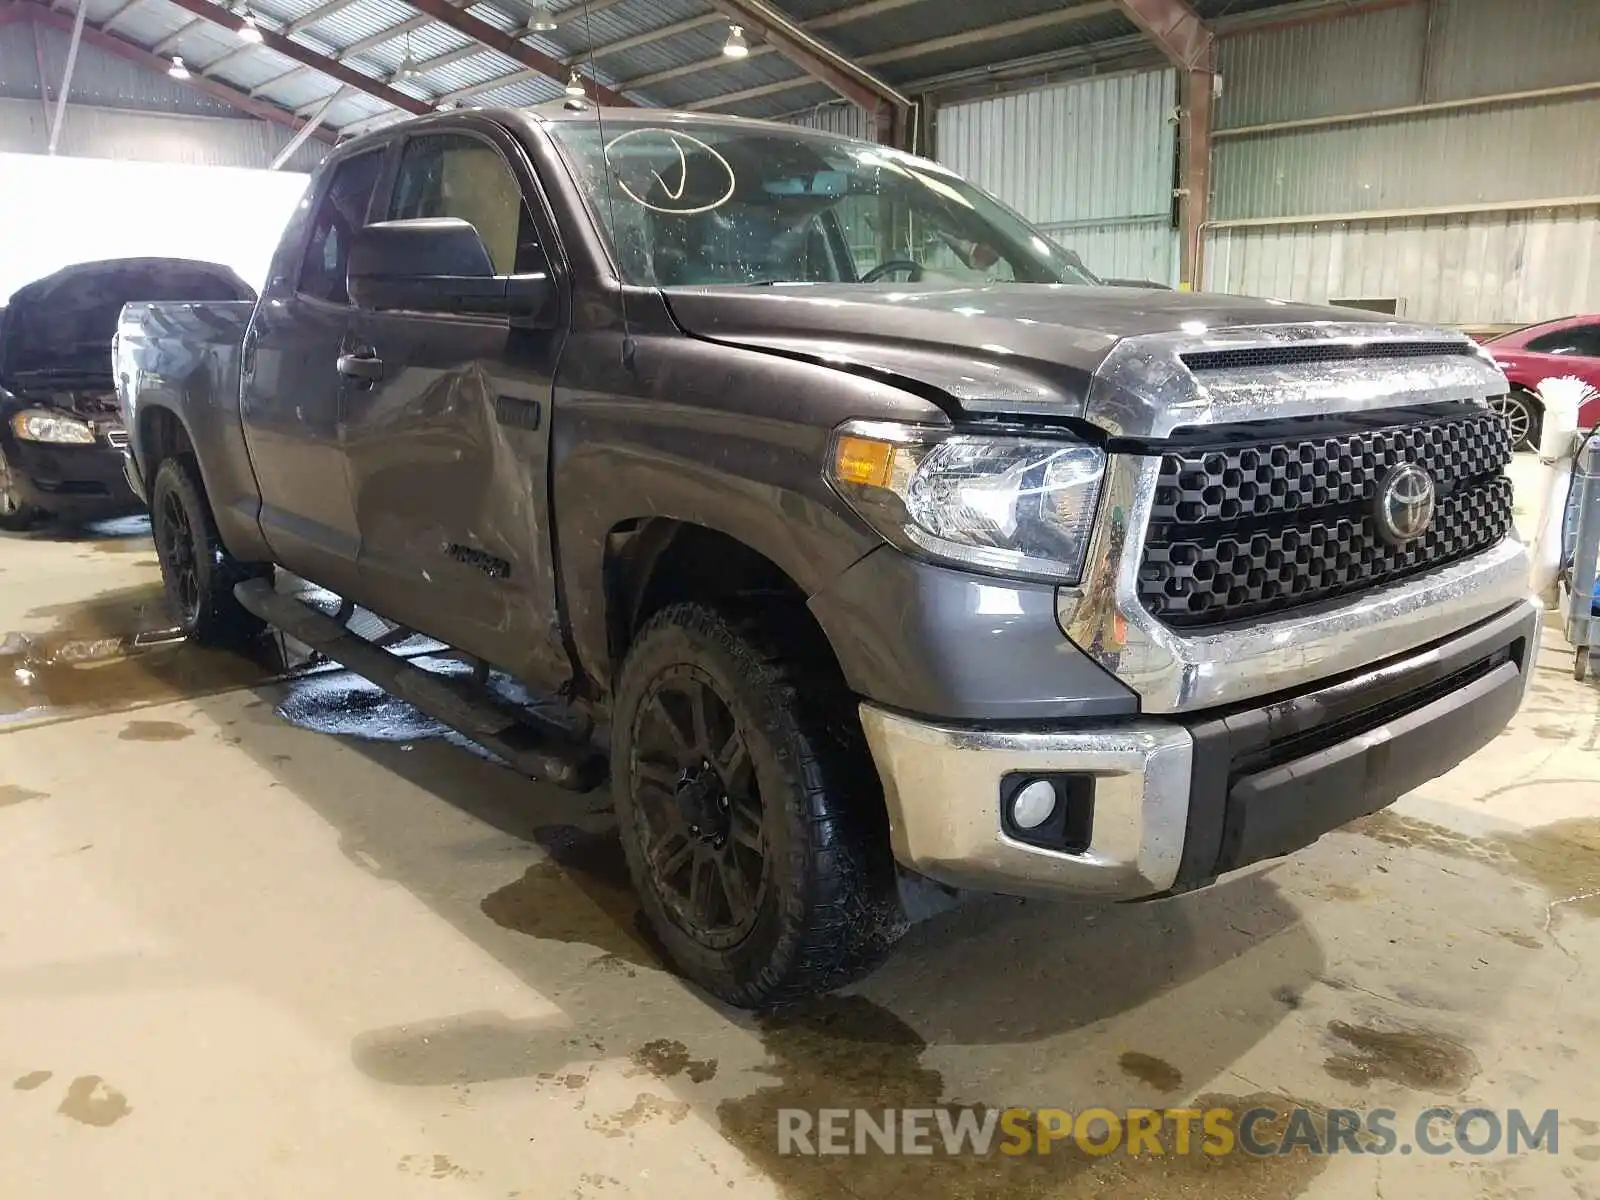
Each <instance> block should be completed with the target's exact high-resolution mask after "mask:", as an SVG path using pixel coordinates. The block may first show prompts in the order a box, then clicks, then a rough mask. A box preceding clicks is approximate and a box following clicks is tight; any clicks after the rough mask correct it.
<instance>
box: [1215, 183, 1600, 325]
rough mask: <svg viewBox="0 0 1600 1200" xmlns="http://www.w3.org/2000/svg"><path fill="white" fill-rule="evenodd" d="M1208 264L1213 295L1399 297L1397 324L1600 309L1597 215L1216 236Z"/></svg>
mask: <svg viewBox="0 0 1600 1200" xmlns="http://www.w3.org/2000/svg"><path fill="white" fill-rule="evenodd" d="M1206 255H1207V257H1206V278H1207V281H1208V286H1209V287H1210V288H1211V289H1212V290H1213V291H1224V292H1236V293H1244V294H1247V295H1255V296H1277V297H1281V298H1283V299H1294V300H1317V301H1322V300H1354V299H1359V298H1361V297H1398V298H1400V299H1402V300H1403V302H1404V308H1403V310H1402V313H1401V315H1402V316H1405V317H1410V318H1414V319H1418V320H1428V321H1441V322H1444V323H1447V324H1452V325H1479V324H1484V325H1494V324H1531V323H1532V322H1534V321H1539V320H1543V319H1546V318H1548V317H1551V316H1553V315H1560V314H1565V313H1577V312H1595V311H1597V310H1600V289H1597V287H1596V281H1597V280H1600V205H1591V206H1588V207H1586V208H1584V207H1572V208H1561V209H1548V208H1546V209H1535V210H1531V211H1526V212H1498V213H1477V214H1467V215H1458V216H1440V217H1424V218H1411V219H1405V220H1393V221H1359V222H1337V223H1322V222H1319V223H1317V224H1313V225H1282V226H1268V227H1265V228H1237V229H1222V230H1217V231H1216V232H1215V233H1213V235H1212V237H1211V240H1210V244H1209V246H1208V248H1207V251H1206Z"/></svg>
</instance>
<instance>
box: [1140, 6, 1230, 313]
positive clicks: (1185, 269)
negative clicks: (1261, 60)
mask: <svg viewBox="0 0 1600 1200" xmlns="http://www.w3.org/2000/svg"><path fill="white" fill-rule="evenodd" d="M1119 2H1120V3H1121V5H1122V9H1123V11H1124V12H1125V13H1126V14H1127V16H1128V19H1129V20H1131V21H1132V22H1133V23H1134V24H1135V25H1137V26H1138V27H1139V28H1140V29H1141V30H1143V31H1144V35H1145V36H1146V37H1148V38H1149V39H1150V40H1151V41H1152V42H1154V43H1155V44H1156V45H1157V46H1159V47H1160V48H1161V52H1162V53H1163V54H1165V55H1166V56H1167V60H1168V61H1169V62H1171V63H1172V65H1173V66H1175V67H1177V69H1178V91H1179V103H1180V104H1181V105H1182V107H1183V121H1182V126H1181V129H1180V134H1181V136H1180V138H1179V167H1180V172H1181V176H1180V177H1181V183H1180V185H1179V189H1178V194H1179V197H1180V200H1181V204H1180V210H1181V212H1182V213H1183V243H1182V245H1181V247H1180V266H1179V276H1180V280H1181V282H1180V283H1179V286H1180V287H1185V288H1189V289H1191V290H1195V291H1198V290H1199V289H1200V288H1201V287H1203V286H1204V278H1205V225H1206V217H1207V215H1208V212H1209V209H1210V204H1211V130H1212V124H1213V121H1212V110H1213V107H1214V101H1215V95H1216V92H1215V88H1216V76H1217V41H1216V35H1215V34H1214V33H1213V32H1212V30H1211V28H1210V27H1209V26H1208V25H1207V24H1206V23H1205V22H1204V21H1202V20H1201V19H1200V14H1198V13H1197V12H1195V10H1194V9H1192V8H1190V7H1189V5H1188V3H1186V0H1119Z"/></svg>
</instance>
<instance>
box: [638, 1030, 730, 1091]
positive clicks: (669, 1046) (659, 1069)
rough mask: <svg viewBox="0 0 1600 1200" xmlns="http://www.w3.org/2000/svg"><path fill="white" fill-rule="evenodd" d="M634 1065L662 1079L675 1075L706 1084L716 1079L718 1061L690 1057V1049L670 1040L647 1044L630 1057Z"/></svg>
mask: <svg viewBox="0 0 1600 1200" xmlns="http://www.w3.org/2000/svg"><path fill="white" fill-rule="evenodd" d="M628 1057H629V1058H630V1059H631V1060H632V1062H633V1065H634V1066H635V1067H636V1068H638V1069H641V1070H645V1071H648V1072H650V1074H652V1075H655V1076H657V1077H658V1078H661V1079H670V1078H672V1076H674V1075H687V1076H688V1077H689V1080H690V1082H692V1083H704V1082H705V1081H706V1080H708V1079H712V1078H715V1077H716V1074H717V1060H716V1059H714V1058H704V1059H695V1058H690V1057H689V1047H687V1046H685V1045H684V1044H683V1043H682V1042H675V1041H672V1040H670V1039H668V1038H657V1039H656V1040H655V1041H653V1042H646V1043H645V1044H644V1045H642V1046H640V1047H639V1048H638V1049H637V1050H635V1051H634V1052H633V1053H632V1054H630V1055H629V1056H628Z"/></svg>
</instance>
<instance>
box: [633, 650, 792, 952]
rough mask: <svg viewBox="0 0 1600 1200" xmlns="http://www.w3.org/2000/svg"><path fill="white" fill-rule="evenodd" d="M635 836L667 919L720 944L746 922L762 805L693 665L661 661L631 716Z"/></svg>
mask: <svg viewBox="0 0 1600 1200" xmlns="http://www.w3.org/2000/svg"><path fill="white" fill-rule="evenodd" d="M632 740H633V760H632V768H631V774H632V780H631V783H632V789H633V794H634V796H635V797H636V798H637V802H638V804H637V808H636V810H635V811H636V820H638V821H639V822H640V823H641V826H642V827H641V828H640V829H639V830H638V836H639V837H640V838H641V844H642V845H643V846H644V849H645V861H646V863H647V864H648V866H649V869H650V872H651V875H652V878H653V881H654V883H655V885H656V887H657V889H658V890H659V894H660V895H661V898H662V900H663V902H664V904H665V906H666V908H667V910H668V911H669V913H670V914H671V916H672V918H673V920H674V921H675V922H677V924H679V925H680V926H681V927H682V928H683V930H684V932H686V933H688V934H689V935H690V936H691V937H692V938H694V939H695V941H697V942H699V943H700V944H701V945H704V946H707V947H711V948H714V949H724V948H726V947H729V946H732V945H735V944H737V943H738V942H739V941H741V940H743V939H744V938H745V937H746V936H748V935H749V933H750V931H751V930H752V929H753V928H755V924H756V919H757V917H758V916H759V915H760V912H761V904H762V901H763V899H764V898H765V895H766V890H767V886H768V880H769V872H768V869H767V857H768V846H767V839H766V833H765V828H764V824H765V814H764V812H763V809H762V804H761V793H760V788H759V787H758V786H757V784H756V777H755V771H754V769H753V767H752V765H751V762H750V751H749V747H748V746H747V744H746V742H745V738H744V734H743V732H742V731H741V730H740V729H739V727H738V722H737V721H736V720H735V719H734V716H733V713H732V710H731V709H730V708H729V705H728V702H727V701H726V700H724V699H723V698H722V696H720V695H719V694H718V693H717V690H716V685H715V683H713V682H712V680H711V678H710V677H709V676H708V675H707V674H706V673H705V672H704V671H702V670H700V669H699V668H697V667H694V666H691V665H687V664H680V665H677V666H673V667H670V668H668V669H667V670H666V671H665V672H663V673H662V674H661V675H659V676H657V678H656V679H655V680H654V681H653V682H652V683H651V684H650V685H649V687H648V689H647V691H646V693H645V699H644V703H643V704H641V705H640V707H639V709H638V711H637V714H636V715H635V718H634V727H633V739H632Z"/></svg>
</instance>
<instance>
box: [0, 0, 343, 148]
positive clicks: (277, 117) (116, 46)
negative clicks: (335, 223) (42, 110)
mask: <svg viewBox="0 0 1600 1200" xmlns="http://www.w3.org/2000/svg"><path fill="white" fill-rule="evenodd" d="M10 7H11V8H12V9H13V10H14V11H16V12H18V13H25V14H26V16H27V18H28V19H29V20H31V21H32V22H33V23H34V25H35V26H38V25H45V26H48V27H49V28H51V29H58V30H61V31H62V32H63V33H70V32H71V30H72V21H71V20H69V19H68V18H67V16H66V14H65V13H59V12H53V11H51V10H50V9H48V8H46V7H45V6H44V5H42V4H33V3H13V4H12V5H11V6H10ZM4 11H5V9H3V8H0V13H3V12H4ZM83 40H84V41H85V42H87V43H89V45H91V46H94V47H95V48H96V49H99V50H104V51H105V52H106V53H107V54H111V55H114V56H116V57H117V58H120V59H122V60H123V61H124V62H130V63H133V64H134V65H135V66H138V67H143V68H144V69H145V70H146V71H153V72H156V73H158V74H165V73H166V70H167V67H168V65H169V64H168V63H167V60H166V59H164V58H161V57H160V56H159V55H156V54H153V53H151V52H150V51H149V50H146V49H145V48H144V47H143V46H136V45H134V44H133V43H132V42H125V41H123V40H122V39H121V38H120V37H117V36H116V35H114V34H110V33H107V32H106V31H105V29H104V27H100V28H96V27H95V26H93V25H85V26H84V29H83ZM180 82H182V84H183V86H185V87H188V88H192V89H193V90H194V91H197V92H202V93H204V94H205V95H207V96H210V97H211V98H212V99H213V100H219V101H221V102H222V103H223V104H226V105H229V106H230V107H232V108H236V109H238V110H239V111H240V112H243V113H248V114H249V115H250V116H252V117H256V118H257V119H259V120H262V121H267V122H270V123H271V124H274V125H281V126H283V127H284V128H285V129H291V130H295V131H296V132H298V131H299V129H300V128H301V123H300V122H299V121H297V120H296V119H295V118H294V116H293V114H291V113H288V112H285V111H284V110H283V109H281V108H279V107H278V106H277V105H274V104H268V103H266V102H264V101H261V100H255V99H252V98H251V97H250V96H247V95H246V94H245V93H244V92H241V91H239V90H238V89H237V88H232V87H229V86H228V85H227V84H225V83H219V82H217V81H216V80H214V79H202V78H200V77H199V76H198V75H190V76H189V78H188V79H186V80H182V81H180ZM312 136H314V137H317V138H319V139H321V140H322V141H325V142H328V143H332V142H333V141H334V136H333V134H331V133H329V132H328V131H327V130H325V129H319V130H317V131H315V133H313V135H312Z"/></svg>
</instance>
